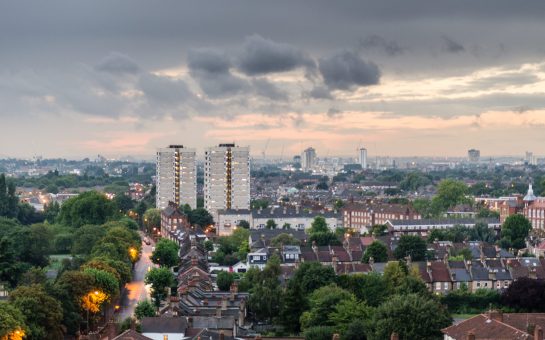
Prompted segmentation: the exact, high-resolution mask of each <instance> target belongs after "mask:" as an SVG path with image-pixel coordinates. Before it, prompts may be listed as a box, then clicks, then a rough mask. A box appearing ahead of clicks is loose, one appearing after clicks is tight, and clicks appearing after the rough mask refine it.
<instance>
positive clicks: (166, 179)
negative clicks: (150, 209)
mask: <svg viewBox="0 0 545 340" xmlns="http://www.w3.org/2000/svg"><path fill="white" fill-rule="evenodd" d="M155 200H156V201H155V205H156V206H157V208H159V209H164V208H166V207H167V206H168V202H169V201H170V202H174V203H176V205H180V204H189V205H190V206H191V208H196V207H197V165H196V162H195V149H190V148H184V146H183V145H170V146H169V147H168V148H162V149H159V150H158V151H157V193H156V199H155Z"/></svg>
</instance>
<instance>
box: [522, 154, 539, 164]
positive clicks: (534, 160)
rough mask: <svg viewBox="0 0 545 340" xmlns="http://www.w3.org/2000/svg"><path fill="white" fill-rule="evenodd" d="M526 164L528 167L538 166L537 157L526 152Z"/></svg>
mask: <svg viewBox="0 0 545 340" xmlns="http://www.w3.org/2000/svg"><path fill="white" fill-rule="evenodd" d="M524 162H525V163H526V164H528V165H537V157H536V156H534V153H533V152H530V151H526V155H525V157H524Z"/></svg>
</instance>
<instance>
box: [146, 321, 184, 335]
mask: <svg viewBox="0 0 545 340" xmlns="http://www.w3.org/2000/svg"><path fill="white" fill-rule="evenodd" d="M140 325H141V326H142V333H185V330H186V329H187V320H186V319H185V318H168V317H145V318H143V319H142V320H141V321H140Z"/></svg>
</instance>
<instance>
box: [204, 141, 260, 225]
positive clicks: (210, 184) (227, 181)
mask: <svg viewBox="0 0 545 340" xmlns="http://www.w3.org/2000/svg"><path fill="white" fill-rule="evenodd" d="M204 207H205V208H206V209H207V210H208V211H209V212H210V213H211V214H212V215H214V217H215V218H216V219H217V211H218V210H220V209H249V208H250V149H249V148H248V147H240V146H235V144H220V145H219V146H215V147H210V148H208V149H206V152H205V164H204Z"/></svg>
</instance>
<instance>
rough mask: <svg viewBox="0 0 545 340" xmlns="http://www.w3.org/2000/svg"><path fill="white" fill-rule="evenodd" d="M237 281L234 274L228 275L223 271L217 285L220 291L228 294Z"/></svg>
mask: <svg viewBox="0 0 545 340" xmlns="http://www.w3.org/2000/svg"><path fill="white" fill-rule="evenodd" d="M234 281H235V276H234V274H233V273H228V272H226V271H221V272H219V273H218V276H217V278H216V284H217V285H218V289H219V290H221V291H224V292H228V291H229V289H230V288H231V284H233V282H234Z"/></svg>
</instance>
